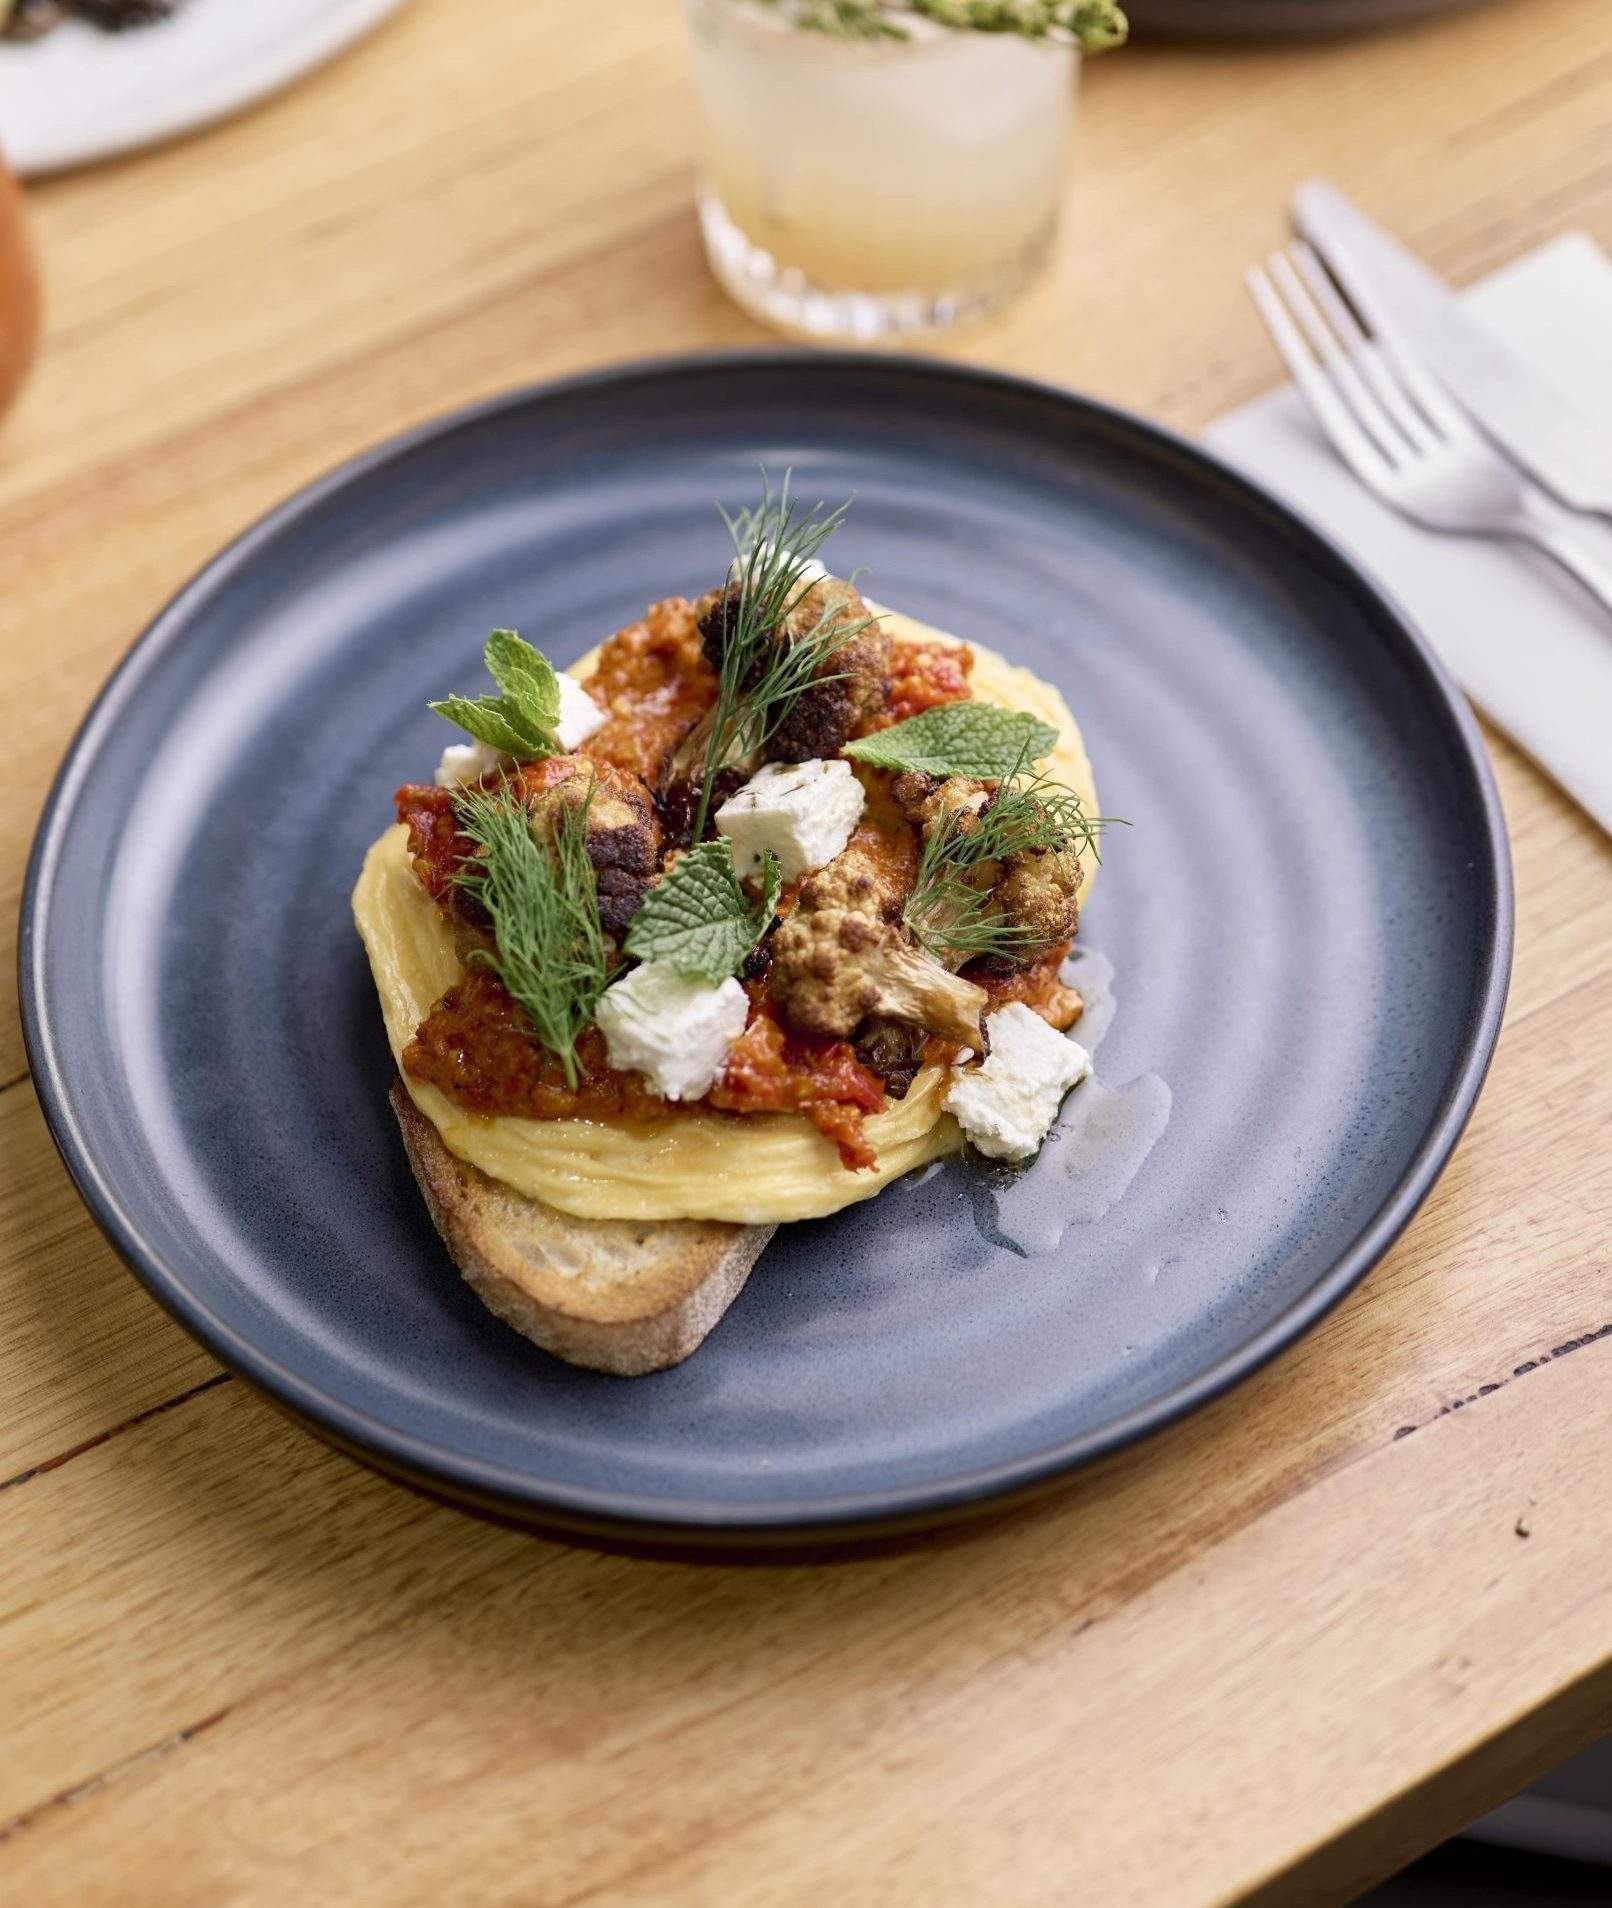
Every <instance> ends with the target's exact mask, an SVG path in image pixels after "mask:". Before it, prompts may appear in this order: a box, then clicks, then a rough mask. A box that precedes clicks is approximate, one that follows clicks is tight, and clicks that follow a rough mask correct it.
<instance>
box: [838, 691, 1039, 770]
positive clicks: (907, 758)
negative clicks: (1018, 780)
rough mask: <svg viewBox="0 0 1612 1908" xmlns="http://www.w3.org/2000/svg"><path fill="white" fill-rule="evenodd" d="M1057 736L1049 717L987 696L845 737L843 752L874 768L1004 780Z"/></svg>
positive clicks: (926, 711) (1033, 760)
mask: <svg viewBox="0 0 1612 1908" xmlns="http://www.w3.org/2000/svg"><path fill="white" fill-rule="evenodd" d="M1057 741H1058V731H1057V730H1056V729H1055V728H1053V727H1052V726H1051V724H1050V723H1046V722H1043V721H1041V720H1040V718H1039V717H1037V716H1033V715H1025V714H1023V713H1022V712H1021V711H1019V710H1017V709H998V708H996V707H995V706H994V705H993V704H991V703H989V702H943V703H942V704H941V705H940V706H939V708H936V709H925V710H924V712H923V714H922V715H915V716H909V717H908V719H907V720H906V721H905V722H898V723H896V725H895V726H894V728H890V729H880V730H878V731H876V732H875V733H874V734H873V735H865V736H863V737H862V738H861V740H860V741H857V742H847V743H846V745H845V747H844V749H843V750H842V751H841V753H842V754H844V755H853V756H855V757H856V759H857V760H858V761H859V762H871V763H872V764H873V766H874V767H875V768H888V769H916V770H918V771H919V772H920V773H921V774H924V775H934V776H937V777H939V778H940V779H941V780H945V778H946V777H948V776H951V775H975V776H978V777H979V778H980V779H981V780H982V781H987V782H1000V781H1002V780H1003V779H1004V778H1005V777H1007V776H1009V775H1012V774H1014V773H1016V772H1017V771H1018V770H1020V769H1023V768H1025V767H1026V766H1027V765H1028V764H1029V763H1031V762H1039V761H1040V760H1041V759H1042V757H1043V756H1047V755H1050V754H1051V753H1052V751H1053V749H1054V748H1055V747H1056V746H1057Z"/></svg>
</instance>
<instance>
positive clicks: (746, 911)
mask: <svg viewBox="0 0 1612 1908" xmlns="http://www.w3.org/2000/svg"><path fill="white" fill-rule="evenodd" d="M762 886H763V889H764V892H763V895H762V898H761V904H760V906H759V907H758V906H756V905H755V904H754V903H753V902H752V901H751V899H750V897H749V895H747V894H746V893H745V891H744V888H743V887H742V886H741V884H740V881H739V877H738V876H737V875H736V874H735V873H734V871H733V849H732V846H731V844H730V843H729V842H727V841H702V842H701V843H700V844H699V846H698V847H697V848H691V849H690V850H689V851H688V853H687V854H686V855H684V856H682V858H681V859H680V860H678V861H676V862H674V863H673V865H672V867H671V869H670V870H669V871H668V872H667V874H666V875H665V876H664V877H663V878H662V880H661V881H660V883H659V884H658V885H657V886H656V887H653V888H651V889H650V891H649V892H648V894H646V895H645V896H644V899H643V903H642V905H641V906H640V908H639V910H638V912H637V913H636V914H635V915H634V916H633V918H632V925H631V926H630V927H629V928H628V930H627V940H626V950H627V952H628V953H629V954H631V955H632V956H633V957H634V958H635V959H636V960H640V961H665V962H666V963H667V964H668V966H671V967H674V968H676V970H677V972H678V973H679V974H685V975H687V976H689V978H690V979H695V980H705V981H710V982H711V983H712V984H713V985H715V984H716V983H717V982H718V981H724V980H726V979H727V978H728V976H729V975H730V974H736V973H738V971H739V969H740V968H741V967H742V966H743V965H744V963H745V960H746V958H747V957H748V956H749V954H750V951H751V949H752V948H754V947H755V945H756V943H757V942H758V941H759V940H760V939H761V937H762V935H763V934H764V933H765V932H766V928H767V923H768V922H769V921H770V920H771V919H772V917H773V911H774V909H775V908H776V907H777V905H778V892H779V889H780V888H781V887H782V886H783V882H782V880H781V878H780V875H779V872H778V862H777V859H776V857H775V856H773V855H771V854H769V855H768V856H767V860H766V864H765V869H764V872H763V875H762Z"/></svg>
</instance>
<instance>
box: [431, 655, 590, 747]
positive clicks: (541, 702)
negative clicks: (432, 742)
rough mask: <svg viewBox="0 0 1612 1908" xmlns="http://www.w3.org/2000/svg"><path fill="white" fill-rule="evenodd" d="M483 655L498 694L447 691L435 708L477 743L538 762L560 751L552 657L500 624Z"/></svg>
mask: <svg viewBox="0 0 1612 1908" xmlns="http://www.w3.org/2000/svg"><path fill="white" fill-rule="evenodd" d="M482 660H483V661H484V662H485V663H486V665H487V673H488V674H489V675H490V676H491V677H492V679H493V681H494V682H496V683H497V684H498V688H499V694H497V695H496V696H444V697H443V699H442V701H441V702H433V703H431V704H430V707H431V708H433V709H434V710H435V711H436V712H437V714H438V715H439V716H446V717H447V719H448V720H449V721H450V722H454V723H457V724H458V725H459V727H460V728H461V729H464V730H466V731H467V732H468V733H469V734H471V735H473V736H474V737H475V738H476V740H477V741H478V742H485V743H487V744H488V746H489V747H490V748H495V749H497V750H499V751H500V752H501V753H502V754H504V755H512V756H514V757H515V759H516V761H518V762H539V761H542V760H543V758H544V757H545V756H549V755H559V754H561V753H562V752H563V751H562V750H561V748H560V744H559V742H558V740H557V738H556V737H555V733H554V730H555V725H556V724H557V723H558V722H559V719H560V685H559V681H558V679H557V678H556V677H555V674H554V665H553V664H552V663H551V662H550V661H549V659H548V657H547V656H545V655H544V654H543V653H542V651H541V650H538V649H534V648H533V647H532V645H531V644H530V643H527V642H522V640H521V639H520V637H519V636H517V635H516V634H515V632H514V630H512V629H495V630H494V631H493V633H492V634H491V635H490V636H489V637H488V638H487V647H486V649H485V650H484V651H483V655H482Z"/></svg>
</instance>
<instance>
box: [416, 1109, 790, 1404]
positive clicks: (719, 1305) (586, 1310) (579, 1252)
mask: <svg viewBox="0 0 1612 1908" xmlns="http://www.w3.org/2000/svg"><path fill="white" fill-rule="evenodd" d="M392 1111H393V1112H394V1113H395V1114H396V1115H397V1123H398V1125H399V1127H401V1128H402V1131H403V1144H404V1146H405V1147H406V1148H407V1150H408V1155H409V1164H410V1165H411V1166H412V1167H413V1168H414V1177H415V1178H416V1179H417V1180H418V1181H419V1185H420V1191H421V1192H422V1193H424V1194H425V1203H426V1205H427V1206H428V1207H429V1208H430V1211H431V1217H432V1219H433V1220H435V1222H436V1228H437V1231H438V1232H440V1233H441V1234H442V1238H443V1243H444V1244H445V1245H446V1246H447V1248H448V1251H449V1252H450V1253H451V1254H452V1256H453V1261H454V1264H455V1265H457V1266H458V1268H459V1270H460V1271H461V1272H462V1273H463V1274H464V1276H465V1280H466V1283H467V1284H468V1285H469V1286H470V1287H471V1289H472V1290H473V1291H474V1292H475V1294H476V1296H477V1297H478V1298H479V1299H480V1300H481V1301H482V1303H483V1304H484V1305H486V1306H487V1307H488V1308H489V1310H491V1311H494V1312H496V1313H497V1314H498V1316H499V1317H500V1318H501V1319H503V1320H504V1322H505V1323H506V1324H507V1325H513V1326H514V1327H515V1329H516V1331H518V1332H521V1333H523V1334H524V1335H525V1336H526V1337H527V1338H529V1339H531V1340H532V1342H533V1344H535V1345H541V1346H542V1347H543V1349H544V1351H546V1352H552V1353H553V1354H554V1356H555V1357H556V1358H563V1359H565V1360H566V1361H567V1363H569V1364H572V1365H586V1366H588V1367H589V1368H590V1369H591V1370H593V1371H608V1372H613V1373H615V1374H616V1376H618V1377H621V1378H635V1377H637V1376H639V1375H640V1374H641V1373H643V1372H646V1371H661V1370H664V1369H665V1367H666V1366H668V1365H676V1364H680V1363H681V1362H682V1360H683V1359H685V1358H687V1357H688V1355H689V1353H690V1352H691V1351H693V1350H695V1349H696V1347H697V1346H699V1345H700V1344H701V1342H702V1341H703V1340H704V1338H705V1335H706V1333H707V1332H709V1331H710V1329H711V1328H712V1326H713V1325H715V1324H716V1322H717V1320H718V1319H719V1318H721V1316H722V1314H723V1313H724V1312H725V1311H726V1310H727V1309H728V1307H729V1306H730V1305H731V1304H732V1303H733V1301H734V1300H735V1299H736V1298H737V1297H738V1296H739V1293H740V1292H741V1290H742V1289H743V1287H744V1282H745V1280H746V1279H747V1278H748V1277H749V1276H750V1268H751V1266H753V1265H754V1264H755V1262H756V1260H757V1259H758V1258H759V1257H760V1255H761V1249H762V1247H763V1246H764V1245H765V1244H766V1243H767V1241H768V1240H769V1239H770V1238H771V1237H772V1235H773V1233H774V1231H775V1230H776V1228H775V1227H773V1226H733V1225H725V1224H723V1223H721V1222H720V1221H718V1220H707V1219H661V1220H652V1219H643V1220H632V1219H577V1218H574V1217H573V1216H572V1215H571V1214H570V1213H568V1212H560V1211H558V1210H557V1209H556V1208H555V1207H553V1206H548V1205H544V1204H543V1203H542V1202H541V1201H539V1200H536V1199H527V1198H524V1197H523V1196H522V1195H521V1194H520V1193H517V1192H514V1191H512V1190H511V1189H510V1188H509V1187H508V1186H505V1185H502V1184H501V1183H500V1182H499V1181H498V1180H496V1179H491V1178H489V1177H488V1176H487V1174H486V1173H483V1172H480V1171H478V1170H477V1168H476V1167H474V1166H467V1165H466V1164H465V1162H464V1161H463V1160H462V1159H459V1158H457V1157H456V1156H455V1155H454V1154H452V1153H450V1152H449V1151H448V1149H447V1147H446V1146H444V1145H443V1143H442V1139H441V1136H440V1135H439V1134H438V1132H437V1129H436V1128H435V1127H434V1126H433V1125H432V1124H431V1122H430V1121H429V1120H428V1119H427V1118H426V1117H425V1115H424V1114H423V1113H421V1112H420V1110H419V1109H418V1108H417V1107H416V1106H415V1104H414V1102H413V1101H412V1100H411V1099H410V1098H409V1096H408V1092H407V1089H406V1088H405V1087H404V1085H403V1082H402V1081H401V1080H398V1081H396V1082H394V1084H393V1087H392Z"/></svg>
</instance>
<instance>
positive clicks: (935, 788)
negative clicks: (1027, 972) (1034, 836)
mask: <svg viewBox="0 0 1612 1908" xmlns="http://www.w3.org/2000/svg"><path fill="white" fill-rule="evenodd" d="M892 792H893V793H894V795H895V798H896V801H897V803H898V805H899V806H900V808H901V811H902V813H903V814H904V815H905V816H906V817H907V819H908V820H909V821H910V822H912V823H913V825H914V826H915V827H917V828H918V829H920V830H921V832H922V834H923V838H924V840H925V841H926V842H928V841H930V840H932V839H933V838H934V837H935V836H936V834H937V833H939V832H941V831H946V832H948V833H950V834H952V835H954V836H955V837H956V838H957V840H958V841H959V842H960V843H966V840H967V837H969V836H970V835H971V834H973V833H974V832H975V831H976V830H978V829H980V828H981V827H982V826H984V824H985V823H986V821H987V820H988V818H989V816H990V813H991V808H992V805H993V803H995V802H996V800H997V799H998V795H999V793H1000V791H999V790H998V789H997V788H996V787H994V786H993V785H992V784H990V783H987V782H980V781H975V780H974V779H972V778H971V777H969V776H963V775H955V776H952V777H951V778H950V779H949V780H946V781H937V780H935V779H934V778H933V777H932V776H928V775H919V774H912V773H909V774H905V775H898V776H897V777H896V778H895V781H894V783H893V784H892ZM1025 806H1026V810H1027V814H1026V815H1024V816H1021V817H1020V822H1019V824H1018V825H1017V826H1016V827H1015V830H1014V834H1015V835H1016V836H1017V837H1018V838H1020V839H1022V838H1023V837H1024V836H1025V835H1026V834H1029V833H1034V832H1035V830H1034V821H1035V818H1037V817H1040V818H1041V819H1042V820H1043V821H1045V822H1046V823H1047V824H1048V826H1047V828H1046V829H1045V831H1044V833H1045V834H1048V835H1052V836H1056V835H1057V833H1058V830H1057V827H1056V825H1055V824H1054V823H1053V819H1052V816H1051V815H1050V813H1049V811H1048V810H1047V809H1046V807H1045V805H1044V804H1041V803H1038V802H1037V801H1036V800H1035V797H1034V795H1033V794H1032V795H1030V796H1028V798H1026V802H1025ZM1081 872H1082V870H1081V864H1080V852H1079V848H1078V846H1077V845H1076V843H1075V842H1074V841H1073V840H1072V839H1070V838H1068V837H1065V838H1063V839H1062V840H1057V841H1055V842H1054V843H1053V845H1051V846H1047V847H1040V848H1023V849H1019V850H1017V851H1015V852H1012V853H1009V854H1006V855H1001V856H989V855H987V856H982V857H980V858H979V859H977V860H971V859H969V858H968V856H967V854H966V853H965V854H963V855H960V856H959V857H958V860H957V868H956V877H957V879H958V881H959V882H961V883H962V884H963V885H964V886H966V887H967V888H970V889H972V890H973V891H974V892H975V893H976V894H979V895H982V896H988V897H989V906H990V909H991V913H992V917H993V918H994V919H996V920H998V921H1000V922H1001V923H1002V925H1003V926H1004V927H1005V928H1008V929H1010V930H1013V931H1015V933H1016V934H1017V936H1018V938H1019V940H1020V941H1021V942H1022V948H1023V952H1022V955H1015V954H1013V953H1010V952H1008V951H1006V949H1004V951H1003V952H1001V953H998V954H994V955H992V956H991V957H990V960H991V964H992V966H993V967H995V968H997V969H999V970H1003V971H1007V970H1011V969H1012V968H1013V967H1015V966H1022V965H1023V964H1025V963H1026V962H1028V961H1032V960H1035V959H1038V958H1039V957H1040V956H1041V955H1042V954H1044V953H1046V951H1047V949H1048V948H1051V947H1056V946H1057V945H1058V944H1059V943H1060V942H1063V941H1069V940H1073V939H1074V935H1075V929H1076V926H1077V925H1078V919H1079V911H1078V908H1077V905H1076V897H1077V896H1078V894H1079V892H1080V881H1081Z"/></svg>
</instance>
